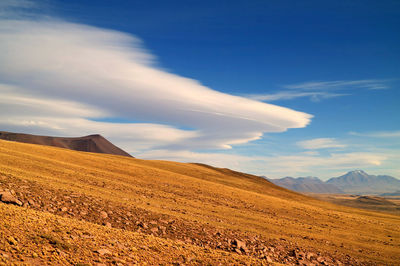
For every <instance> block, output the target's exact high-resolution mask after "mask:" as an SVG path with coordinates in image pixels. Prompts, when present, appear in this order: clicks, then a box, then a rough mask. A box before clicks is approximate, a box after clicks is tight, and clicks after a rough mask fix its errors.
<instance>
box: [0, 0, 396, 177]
mask: <svg viewBox="0 0 400 266" xmlns="http://www.w3.org/2000/svg"><path fill="white" fill-rule="evenodd" d="M0 18H1V20H2V21H0V22H3V23H2V25H3V27H2V28H1V29H0V34H1V36H0V43H3V45H2V46H1V47H0V48H1V50H2V51H6V52H4V53H3V55H2V56H1V55H0V59H1V60H0V62H1V63H0V93H1V94H2V98H3V101H2V102H0V108H1V109H3V112H2V114H3V115H0V126H1V128H2V129H3V130H9V131H20V132H26V133H34V134H49V135H68V136H69V135H71V136H72V135H73V136H78V135H85V134H91V133H100V134H103V135H104V136H106V137H108V138H109V139H110V140H112V141H113V142H115V143H116V144H117V145H119V146H121V147H122V148H123V149H125V150H127V151H128V152H131V153H132V154H133V155H134V156H137V157H139V158H147V159H167V160H177V161H184V162H204V163H208V164H211V165H215V166H220V167H229V168H233V169H236V170H240V171H245V172H250V173H254V174H259V175H265V176H268V177H272V178H277V177H283V176H287V175H291V176H308V175H311V176H318V177H321V178H323V179H326V178H328V177H332V176H337V175H340V174H342V173H344V172H346V171H349V170H353V169H364V170H366V171H367V172H369V173H372V174H390V175H393V176H395V177H400V168H399V167H398V165H400V126H399V125H400V118H399V117H400V107H399V106H400V90H399V84H400V80H399V78H400V30H399V27H398V25H400V3H399V2H398V1H13V0H6V1H4V2H2V4H0ZM10 32H11V33H10ZM32 32H34V33H36V34H32ZM1 40H3V42H2V41H1ZM16 62H19V63H16ZM136 75H139V77H137V76H136ZM233 96H234V97H233ZM260 102H263V103H265V104H261V103H260ZM271 104H272V105H271ZM1 105H2V107H1ZM38 105H40V106H42V107H41V108H39V107H38ZM276 106H279V107H276ZM280 107H285V108H283V109H280ZM4 114H7V115H4ZM93 131H96V132H93Z"/></svg>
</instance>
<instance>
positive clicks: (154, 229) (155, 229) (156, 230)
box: [150, 227, 158, 233]
mask: <svg viewBox="0 0 400 266" xmlns="http://www.w3.org/2000/svg"><path fill="white" fill-rule="evenodd" d="M150 231H151V232H152V233H157V232H158V228H157V227H153V228H151V229H150Z"/></svg>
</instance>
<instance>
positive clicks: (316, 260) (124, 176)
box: [0, 141, 400, 265]
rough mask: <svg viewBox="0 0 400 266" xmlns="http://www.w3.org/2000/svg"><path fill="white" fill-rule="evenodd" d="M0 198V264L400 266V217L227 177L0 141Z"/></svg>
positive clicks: (193, 167)
mask: <svg viewBox="0 0 400 266" xmlns="http://www.w3.org/2000/svg"><path fill="white" fill-rule="evenodd" d="M0 191H6V192H9V193H10V194H12V195H13V196H14V197H15V198H16V199H18V200H19V201H20V202H22V206H21V207H19V206H17V205H10V204H1V203H0V224H1V226H0V264H1V262H4V263H6V264H11V262H15V263H22V262H25V263H29V264H35V265H42V264H75V265H76V264H79V263H81V265H82V264H85V263H86V264H96V263H97V264H98V265H102V263H103V264H117V265H132V264H136V263H138V264H144V263H145V262H146V263H149V264H151V265H152V264H174V265H184V264H190V265H192V264H194V265H204V264H211V265H219V264H220V265H226V264H231V265H237V264H246V265H250V264H251V265H262V264H274V263H283V264H292V265H296V264H297V265H341V264H351V265H361V264H362V265H379V264H386V265H396V264H397V263H398V262H399V261H400V254H399V253H398V250H399V248H400V233H399V232H400V219H399V217H398V216H393V215H389V214H382V213H375V212H369V211H363V210H357V209H353V208H347V207H342V206H337V205H333V204H330V203H326V202H322V201H318V200H315V199H312V198H309V197H306V196H304V195H301V194H297V193H294V192H291V191H288V190H286V189H282V188H280V187H278V186H275V185H273V184H271V183H270V182H268V181H266V180H264V179H262V178H259V177H256V176H252V175H248V174H243V173H238V172H235V171H231V170H229V169H219V168H214V167H210V166H205V165H198V164H182V163H175V162H165V161H145V160H138V159H134V158H126V157H118V156H112V155H102V154H93V153H81V152H75V151H69V150H62V149H56V148H52V147H45V146H38V145H29V144H21V143H13V142H6V141H0ZM0 200H1V199H0Z"/></svg>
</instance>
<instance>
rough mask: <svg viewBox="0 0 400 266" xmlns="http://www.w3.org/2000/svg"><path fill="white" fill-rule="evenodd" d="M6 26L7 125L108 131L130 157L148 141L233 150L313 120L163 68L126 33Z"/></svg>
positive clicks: (52, 24)
mask: <svg viewBox="0 0 400 266" xmlns="http://www.w3.org/2000/svg"><path fill="white" fill-rule="evenodd" d="M0 22H1V23H0V51H1V53H0V98H3V99H6V98H7V99H12V100H9V101H6V102H5V101H0V104H1V105H3V108H1V109H4V108H5V107H4V106H7V107H6V110H7V111H6V112H4V111H3V112H2V113H1V114H0V125H1V126H2V128H4V129H8V130H13V129H19V130H23V128H24V127H25V126H26V127H29V128H30V131H31V132H35V133H40V134H46V133H51V134H55V135H65V134H69V135H82V134H84V133H86V132H89V133H102V134H104V135H106V136H107V137H109V138H110V139H112V140H113V141H114V142H116V143H117V144H118V143H123V145H124V147H123V148H125V149H127V150H128V151H129V150H130V151H133V150H134V148H133V147H138V146H137V145H136V144H137V143H141V141H142V140H145V141H143V142H142V143H141V144H143V143H146V145H145V147H143V148H153V147H158V148H159V147H164V148H165V147H168V148H171V149H172V148H179V149H201V148H229V147H230V145H233V144H239V143H246V142H248V141H251V140H255V139H258V138H260V137H261V136H262V135H263V134H264V133H268V132H282V131H285V130H287V129H288V128H300V127H305V126H306V125H307V124H308V123H309V121H310V119H311V115H309V114H305V113H302V112H297V111H294V110H291V109H288V108H283V107H279V106H276V105H271V104H266V103H262V102H259V101H254V100H250V99H247V98H243V97H238V96H233V95H229V94H225V93H221V92H218V91H215V90H212V89H210V88H208V87H205V86H203V85H202V84H201V83H200V82H198V81H196V80H193V79H189V78H185V77H181V76H178V75H175V74H171V73H168V72H166V71H164V70H161V68H158V67H157V62H156V60H155V58H154V56H152V55H151V54H150V53H149V52H148V51H146V50H145V49H144V48H143V45H142V43H141V41H140V40H139V39H138V38H136V37H134V36H131V35H128V34H125V33H121V32H117V31H112V30H106V29H100V28H95V27H91V26H87V25H81V24H75V23H69V22H65V21H60V20H48V19H47V20H35V21H32V20H21V19H19V20H9V19H8V20H4V19H3V20H1V21H0ZM27 99H30V100H27ZM116 119H117V120H118V121H121V120H123V121H125V122H124V123H114V122H115V121H114V120H116ZM18 121H19V122H20V123H18ZM21 121H29V123H28V122H26V123H22V122H21ZM71 121H79V126H74V122H71ZM134 121H140V122H141V123H135V122H134ZM182 128H185V129H182ZM137 130H144V132H146V134H140V132H136V131H137ZM134 132H136V133H134ZM141 135H142V138H143V139H141V137H140V136H141ZM129 145H131V147H129Z"/></svg>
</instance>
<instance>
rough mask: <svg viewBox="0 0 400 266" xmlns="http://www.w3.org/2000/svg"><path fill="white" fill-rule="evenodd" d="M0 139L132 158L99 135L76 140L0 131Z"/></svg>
mask: <svg viewBox="0 0 400 266" xmlns="http://www.w3.org/2000/svg"><path fill="white" fill-rule="evenodd" d="M0 139H2V140H8V141H16V142H23V143H30V144H40V145H46V146H54V147H59V148H65V149H70V150H75V151H85V152H95V153H106V154H113V155H121V156H127V157H132V156H131V155H130V154H129V153H127V152H125V151H124V150H122V149H121V148H118V147H117V146H115V145H114V144H112V143H111V142H110V141H108V140H107V139H105V138H104V137H103V136H101V135H99V134H94V135H89V136H84V137H76V138H65V137H50V136H40V135H32V134H23V133H12V132H6V131H0Z"/></svg>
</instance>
